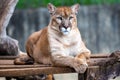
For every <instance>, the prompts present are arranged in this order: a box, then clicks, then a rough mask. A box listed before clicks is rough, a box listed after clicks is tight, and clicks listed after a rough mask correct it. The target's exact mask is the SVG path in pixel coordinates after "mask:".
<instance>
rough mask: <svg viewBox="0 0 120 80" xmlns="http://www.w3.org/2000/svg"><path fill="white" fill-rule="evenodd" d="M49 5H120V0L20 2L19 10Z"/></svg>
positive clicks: (35, 0) (27, 0)
mask: <svg viewBox="0 0 120 80" xmlns="http://www.w3.org/2000/svg"><path fill="white" fill-rule="evenodd" d="M48 3H52V4H54V5H55V6H63V5H66V6H70V5H73V4H75V3H79V4H81V5H100V4H120V0H19V2H18V4H17V8H20V9H23V8H38V7H46V6H47V4H48Z"/></svg>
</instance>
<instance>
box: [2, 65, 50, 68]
mask: <svg viewBox="0 0 120 80" xmlns="http://www.w3.org/2000/svg"><path fill="white" fill-rule="evenodd" d="M39 67H50V65H43V64H37V65H0V69H17V68H19V69H20V68H39Z"/></svg>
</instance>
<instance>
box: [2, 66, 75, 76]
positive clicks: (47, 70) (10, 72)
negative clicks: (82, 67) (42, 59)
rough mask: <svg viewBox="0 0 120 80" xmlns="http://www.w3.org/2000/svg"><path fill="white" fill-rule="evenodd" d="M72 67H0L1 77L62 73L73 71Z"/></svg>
mask: <svg viewBox="0 0 120 80" xmlns="http://www.w3.org/2000/svg"><path fill="white" fill-rule="evenodd" d="M73 72H75V71H74V69H72V68H67V67H61V68H60V67H39V68H38V67H37V68H19V69H0V77H4V76H6V77H9V76H12V77H16V76H28V75H38V74H58V73H59V74H60V73H73Z"/></svg>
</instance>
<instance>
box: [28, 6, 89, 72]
mask: <svg viewBox="0 0 120 80" xmlns="http://www.w3.org/2000/svg"><path fill="white" fill-rule="evenodd" d="M78 7H79V5H78V4H77V5H74V6H72V7H58V8H56V7H54V6H53V5H52V4H49V5H48V10H49V12H50V13H51V19H50V23H49V25H48V26H47V27H46V28H44V29H42V30H40V31H38V32H35V33H33V34H32V35H31V36H30V37H29V38H28V40H27V42H26V51H27V54H28V55H29V57H31V58H32V59H34V61H35V62H37V63H43V64H51V65H53V66H69V67H72V68H74V69H75V70H76V71H77V72H78V73H83V72H85V70H86V68H87V62H86V59H88V58H89V57H90V51H89V50H88V49H87V48H86V46H85V45H84V43H83V41H82V39H81V35H80V32H79V30H78V28H77V19H76V13H77V10H78ZM76 9H77V10H76ZM71 16H72V18H70V17H71ZM61 17H62V20H61ZM63 28H64V29H65V28H67V29H68V28H70V30H68V33H67V32H64V29H63Z"/></svg>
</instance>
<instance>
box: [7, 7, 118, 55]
mask: <svg viewBox="0 0 120 80" xmlns="http://www.w3.org/2000/svg"><path fill="white" fill-rule="evenodd" d="M77 17H78V27H79V29H80V32H81V34H82V38H83V40H84V42H85V43H86V46H87V47H88V48H89V49H90V50H91V51H92V53H102V52H104V53H108V52H113V51H115V50H118V49H120V6H118V5H114V6H106V5H103V6H101V5H100V6H81V7H80V11H79V14H78V15H77ZM49 20H50V15H49V13H48V10H47V8H39V9H26V10H16V11H15V13H14V14H13V17H12V19H11V21H10V23H9V25H8V28H7V32H8V35H10V36H11V37H13V38H15V39H17V40H18V41H19V44H20V48H21V50H23V51H25V49H24V45H25V41H26V39H27V37H28V36H29V35H30V34H31V33H32V32H34V31H38V30H40V29H41V28H43V27H45V26H47V25H48V23H49Z"/></svg>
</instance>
